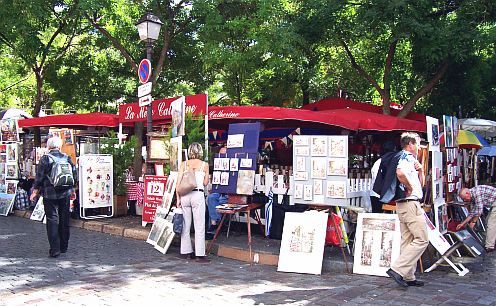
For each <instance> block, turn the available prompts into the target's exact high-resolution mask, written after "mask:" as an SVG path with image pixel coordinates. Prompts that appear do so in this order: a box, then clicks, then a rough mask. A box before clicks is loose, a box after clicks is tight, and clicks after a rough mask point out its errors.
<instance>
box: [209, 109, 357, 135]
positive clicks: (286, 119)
mask: <svg viewBox="0 0 496 306" xmlns="http://www.w3.org/2000/svg"><path fill="white" fill-rule="evenodd" d="M208 119H209V120H213V121H215V120H224V121H226V120H227V121H233V122H235V121H238V120H245V121H246V120H250V119H253V120H267V121H268V123H270V122H274V121H277V123H279V126H286V127H287V126H289V125H291V124H290V121H297V122H298V123H299V124H300V125H301V123H304V124H308V123H309V124H308V125H309V126H311V125H312V124H313V125H315V124H323V125H328V126H335V127H341V128H345V129H348V130H357V129H358V122H357V121H356V120H354V119H353V118H349V117H348V116H341V115H333V114H325V115H323V114H322V113H321V112H314V111H310V110H305V109H294V108H283V107H272V106H211V107H209V109H208ZM272 125H274V124H272Z"/></svg>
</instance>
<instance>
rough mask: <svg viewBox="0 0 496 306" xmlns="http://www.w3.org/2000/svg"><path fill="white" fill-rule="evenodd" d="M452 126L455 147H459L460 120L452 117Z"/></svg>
mask: <svg viewBox="0 0 496 306" xmlns="http://www.w3.org/2000/svg"><path fill="white" fill-rule="evenodd" d="M451 126H452V127H453V147H458V118H456V117H455V116H452V117H451Z"/></svg>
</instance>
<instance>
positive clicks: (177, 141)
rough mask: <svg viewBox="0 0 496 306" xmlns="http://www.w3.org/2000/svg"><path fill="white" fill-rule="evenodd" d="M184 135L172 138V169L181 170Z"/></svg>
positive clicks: (170, 155)
mask: <svg viewBox="0 0 496 306" xmlns="http://www.w3.org/2000/svg"><path fill="white" fill-rule="evenodd" d="M182 143H183V142H182V137H174V138H171V140H170V154H169V157H170V158H169V163H170V171H171V172H172V171H174V172H177V171H179V165H181V162H182V154H181V152H182Z"/></svg>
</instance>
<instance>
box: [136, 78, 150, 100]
mask: <svg viewBox="0 0 496 306" xmlns="http://www.w3.org/2000/svg"><path fill="white" fill-rule="evenodd" d="M151 93H152V82H148V83H146V84H143V85H140V86H138V98H141V97H143V96H145V95H149V94H151Z"/></svg>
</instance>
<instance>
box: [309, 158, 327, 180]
mask: <svg viewBox="0 0 496 306" xmlns="http://www.w3.org/2000/svg"><path fill="white" fill-rule="evenodd" d="M311 165H312V166H311V167H312V168H311V169H310V170H311V175H310V177H311V178H313V179H321V180H324V179H325V178H326V159H325V158H319V157H317V158H312V159H311Z"/></svg>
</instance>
